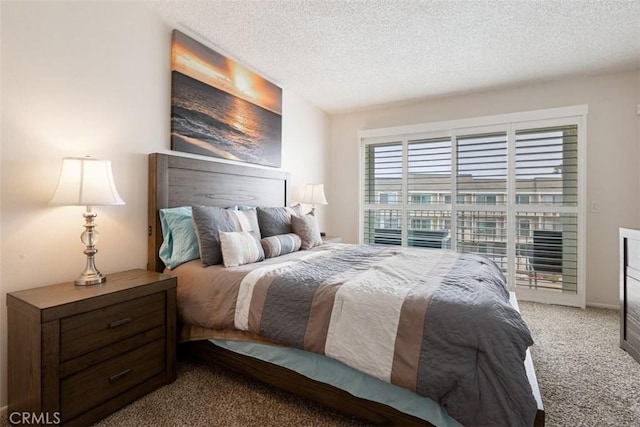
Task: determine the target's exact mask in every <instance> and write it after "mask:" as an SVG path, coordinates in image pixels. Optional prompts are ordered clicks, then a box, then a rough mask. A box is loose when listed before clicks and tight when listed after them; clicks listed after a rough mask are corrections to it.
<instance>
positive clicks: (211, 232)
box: [191, 206, 260, 267]
mask: <svg viewBox="0 0 640 427" xmlns="http://www.w3.org/2000/svg"><path fill="white" fill-rule="evenodd" d="M191 211H192V213H193V222H194V224H195V230H196V236H197V237H198V246H199V249H200V259H201V260H202V266H203V267H208V266H210V265H215V264H220V263H222V250H221V248H220V231H226V232H231V231H255V234H254V238H255V239H256V244H257V245H258V246H260V228H259V227H258V216H257V212H256V210H255V209H248V210H246V211H234V210H230V209H222V208H218V207H215V206H192V207H191Z"/></svg>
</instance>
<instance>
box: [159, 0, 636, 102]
mask: <svg viewBox="0 0 640 427" xmlns="http://www.w3.org/2000/svg"><path fill="white" fill-rule="evenodd" d="M148 4H149V7H151V8H152V9H154V10H156V11H157V12H158V13H159V14H160V15H161V16H163V17H164V18H165V19H166V20H167V21H168V22H171V23H174V24H175V25H176V28H178V29H181V30H182V31H183V32H185V33H187V34H190V35H192V36H194V37H195V38H196V39H198V40H199V41H201V42H203V43H205V44H207V45H208V46H209V47H211V48H213V49H215V50H218V51H219V52H221V53H223V54H226V55H228V56H230V57H232V58H234V59H235V60H237V61H239V62H241V63H243V64H244V65H247V66H248V67H250V68H252V69H254V70H255V71H257V72H258V73H259V74H261V75H263V76H264V77H266V78H268V79H270V80H271V81H273V82H274V83H276V84H278V85H280V86H281V87H283V88H285V89H286V90H291V91H293V92H295V93H296V94H298V95H300V96H302V97H303V98H305V99H307V100H308V101H309V102H311V103H313V104H315V105H316V106H318V107H319V108H321V109H323V110H324V111H326V112H328V113H332V114H335V113H342V112H347V111H354V110H361V109H367V108H371V107H373V106H378V105H385V104H394V103H401V102H407V101H411V100H416V99H425V98H430V97H441V96H446V95H452V94H459V93H466V92H470V91H479V90H485V89H490V88H496V87H502V86H512V85H520V84H527V83H531V82H539V81H544V80H550V79H555V78H559V77H565V76H574V75H584V74H596V73H602V72H610V71H618V70H629V69H637V68H640V1H638V0H633V1H623V0H603V1H600V0H599V1H591V0H584V1H576V0H574V1H562V0H543V1H526V0H504V1H497V0H493V1H487V0H476V1H434V0H424V1H420V0H365V1H353V0H351V1H347V0H335V1H328V0H322V1H320V0H318V1H314V0H279V1H268V0H263V1H246V0H245V1H238V0H236V1H222V0H206V1H191V0H165V1H153V2H150V3H148Z"/></svg>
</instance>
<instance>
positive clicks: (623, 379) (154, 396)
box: [2, 302, 640, 427]
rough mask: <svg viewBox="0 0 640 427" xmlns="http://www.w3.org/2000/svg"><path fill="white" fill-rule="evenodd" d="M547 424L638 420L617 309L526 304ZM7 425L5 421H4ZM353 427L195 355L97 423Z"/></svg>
mask: <svg viewBox="0 0 640 427" xmlns="http://www.w3.org/2000/svg"><path fill="white" fill-rule="evenodd" d="M520 308H521V310H522V313H523V317H524V318H525V320H526V321H527V323H528V325H529V327H530V329H531V332H532V334H533V337H534V339H535V341H536V344H535V345H534V346H533V348H532V355H533V358H534V363H535V365H536V371H537V374H538V382H539V384H540V388H541V390H542V397H543V400H544V404H545V410H546V413H547V426H549V427H562V426H567V427H574V426H575V427H578V426H585V427H586V426H589V427H596V426H597V427H600V426H640V364H638V363H637V362H636V361H635V360H633V359H632V358H631V357H630V356H629V355H628V354H627V353H626V352H624V351H623V350H621V349H620V348H619V323H618V322H619V317H618V316H619V314H618V311H615V310H604V309H593V308H588V309H587V310H580V309H575V308H568V307H560V306H553V305H543V304H535V303H527V302H521V303H520ZM2 425H3V426H4V425H6V419H5V420H3V423H2ZM98 425H99V426H101V427H112V426H113V427H115V426H355V425H364V424H363V423H360V422H359V421H358V420H355V419H352V418H349V417H346V416H343V415H341V414H339V413H336V412H334V411H331V410H328V409H325V408H323V407H321V406H319V405H316V404H313V403H310V402H308V401H305V400H304V399H301V398H298V397H295V396H292V395H291V394H288V393H285V392H281V391H278V390H275V389H273V388H271V387H268V386H265V385H262V384H258V383H255V382H253V381H251V380H248V379H246V378H244V377H241V376H239V375H236V374H233V373H229V372H226V371H225V370H223V369H220V368H218V367H216V366H211V365H208V364H205V363H202V362H199V361H196V360H192V359H183V360H181V363H180V365H179V370H178V379H177V380H176V382H175V383H173V384H170V385H168V386H165V387H163V388H161V389H159V390H157V391H155V392H153V393H151V394H149V395H147V396H146V397H144V398H142V399H139V400H138V401H136V402H134V403H133V404H131V405H129V406H127V407H126V408H124V409H122V410H120V411H119V412H116V413H115V414H113V415H111V416H110V417H108V418H106V419H104V420H102V421H101V422H100V423H98Z"/></svg>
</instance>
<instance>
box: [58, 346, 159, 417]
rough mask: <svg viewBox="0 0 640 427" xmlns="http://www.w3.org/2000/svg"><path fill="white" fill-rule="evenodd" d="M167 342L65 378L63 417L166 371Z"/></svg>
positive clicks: (73, 414) (88, 407)
mask: <svg viewBox="0 0 640 427" xmlns="http://www.w3.org/2000/svg"><path fill="white" fill-rule="evenodd" d="M165 345H166V344H165V341H164V340H158V341H154V342H152V343H149V344H147V345H145V346H142V347H139V348H138V349H136V350H133V351H131V352H129V353H125V354H122V355H120V356H118V357H116V358H113V359H111V360H108V361H106V362H103V363H100V364H98V365H95V366H93V367H91V368H89V369H86V370H84V371H81V372H79V373H77V374H75V375H72V376H70V377H68V378H66V379H64V380H62V385H61V399H60V400H61V405H60V406H61V409H62V414H63V417H64V420H63V421H65V420H70V419H72V418H75V417H76V416H78V415H80V414H81V413H83V412H85V411H87V410H89V409H91V408H92V407H94V406H97V405H99V404H100V403H102V402H104V401H106V400H107V399H110V398H112V397H114V396H116V395H118V394H120V393H122V392H124V391H125V390H128V389H130V388H131V387H134V386H135V385H137V384H140V383H142V382H143V381H145V380H147V379H149V378H151V377H153V376H154V375H156V374H158V373H160V372H163V370H164V369H165V350H166V349H165Z"/></svg>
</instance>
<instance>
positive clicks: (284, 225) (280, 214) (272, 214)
mask: <svg viewBox="0 0 640 427" xmlns="http://www.w3.org/2000/svg"><path fill="white" fill-rule="evenodd" d="M303 214H304V213H303V212H302V206H301V205H300V204H297V205H295V206H292V207H286V208H262V207H259V208H258V223H259V225H260V232H261V234H262V238H265V237H271V236H277V235H278V234H289V233H291V216H294V215H297V216H300V215H303Z"/></svg>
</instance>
